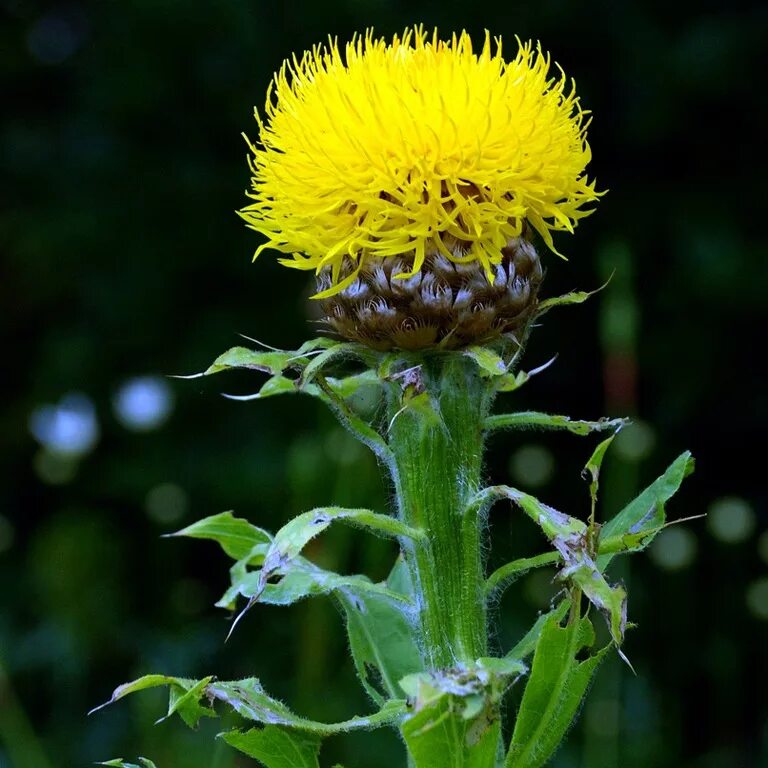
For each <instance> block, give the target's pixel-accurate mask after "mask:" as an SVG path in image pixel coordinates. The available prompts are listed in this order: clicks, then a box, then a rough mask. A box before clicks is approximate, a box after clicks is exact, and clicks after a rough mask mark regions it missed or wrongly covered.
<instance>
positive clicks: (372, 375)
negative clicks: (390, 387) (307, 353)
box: [326, 370, 381, 400]
mask: <svg viewBox="0 0 768 768" xmlns="http://www.w3.org/2000/svg"><path fill="white" fill-rule="evenodd" d="M326 381H327V382H328V385H329V386H330V388H331V389H332V390H333V391H334V392H335V393H336V394H337V395H338V396H339V397H341V398H343V399H344V400H347V399H349V398H350V397H354V396H355V395H357V394H358V393H359V392H360V390H361V389H363V388H364V387H372V388H377V389H380V388H381V379H379V377H378V375H377V374H376V371H372V370H366V371H363V372H362V373H355V374H353V375H352V376H345V377H344V378H341V379H336V378H333V377H332V376H327V377H326Z"/></svg>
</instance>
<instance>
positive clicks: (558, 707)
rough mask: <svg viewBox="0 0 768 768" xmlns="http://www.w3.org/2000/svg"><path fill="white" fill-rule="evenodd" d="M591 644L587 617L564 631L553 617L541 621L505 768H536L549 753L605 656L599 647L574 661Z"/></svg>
mask: <svg viewBox="0 0 768 768" xmlns="http://www.w3.org/2000/svg"><path fill="white" fill-rule="evenodd" d="M593 643H594V631H593V629H592V624H591V623H590V621H589V619H588V618H581V619H577V620H575V621H572V622H570V623H569V624H567V625H566V626H565V627H561V626H560V619H559V618H558V617H557V616H556V615H555V614H551V615H549V616H548V617H547V619H546V620H545V621H544V624H543V626H542V629H541V635H540V637H539V641H538V644H537V646H536V651H535V653H534V656H533V666H532V668H531V676H530V678H529V680H528V683H527V684H526V686H525V691H524V693H523V699H522V701H521V703H520V709H519V711H518V713H517V719H516V721H515V728H514V732H513V734H512V741H511V743H510V746H509V751H508V752H507V757H506V760H505V762H504V766H505V768H540V767H541V766H543V765H545V764H546V763H547V761H548V760H549V759H550V758H551V757H552V755H553V754H554V753H555V751H556V750H557V748H558V746H559V744H560V742H561V740H562V739H563V737H564V736H565V734H566V732H567V731H568V729H569V728H570V726H571V723H572V721H573V720H574V718H575V716H576V713H577V711H578V709H579V706H580V704H581V700H582V698H583V697H584V694H585V693H586V690H587V686H588V685H589V683H590V681H591V679H592V676H593V674H594V672H595V670H596V669H597V666H598V665H599V664H600V662H601V660H602V659H603V657H604V655H605V653H606V650H607V648H603V649H602V650H600V651H598V652H597V653H596V654H594V655H591V656H589V657H588V658H587V659H586V660H584V661H578V659H577V658H576V656H577V654H578V653H579V651H580V650H581V649H582V648H590V647H591V646H592V644H593Z"/></svg>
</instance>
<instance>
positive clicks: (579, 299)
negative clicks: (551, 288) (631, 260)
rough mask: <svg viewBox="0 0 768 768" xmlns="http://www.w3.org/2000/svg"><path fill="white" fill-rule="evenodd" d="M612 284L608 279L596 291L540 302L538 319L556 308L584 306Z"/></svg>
mask: <svg viewBox="0 0 768 768" xmlns="http://www.w3.org/2000/svg"><path fill="white" fill-rule="evenodd" d="M610 282H611V279H610V278H608V280H606V282H605V283H603V285H601V286H600V287H599V288H595V290H594V291H571V292H570V293H565V294H563V295H562V296H554V297H552V298H551V299H545V300H544V301H541V302H539V306H538V307H537V309H536V317H541V316H542V315H543V314H544V313H545V312H549V310H550V309H552V308H554V307H562V306H568V305H571V304H583V303H584V302H585V301H586V300H587V299H588V298H590V297H591V296H594V295H595V294H596V293H599V292H600V291H602V290H603V288H605V286H606V285H608V283H610Z"/></svg>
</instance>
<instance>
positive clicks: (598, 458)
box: [584, 434, 616, 513]
mask: <svg viewBox="0 0 768 768" xmlns="http://www.w3.org/2000/svg"><path fill="white" fill-rule="evenodd" d="M615 438H616V434H613V435H611V436H610V437H609V438H608V439H607V440H603V441H602V442H601V443H600V445H598V446H597V448H595V450H594V451H593V453H592V455H591V456H590V457H589V461H588V462H587V464H586V466H585V467H584V471H585V472H586V473H587V474H588V475H589V478H590V482H589V496H590V498H591V499H592V512H593V513H594V510H595V504H597V490H598V487H599V481H600V468H601V467H602V465H603V459H604V458H605V454H606V452H607V451H608V449H609V448H610V447H611V443H612V442H613V441H614V439H615Z"/></svg>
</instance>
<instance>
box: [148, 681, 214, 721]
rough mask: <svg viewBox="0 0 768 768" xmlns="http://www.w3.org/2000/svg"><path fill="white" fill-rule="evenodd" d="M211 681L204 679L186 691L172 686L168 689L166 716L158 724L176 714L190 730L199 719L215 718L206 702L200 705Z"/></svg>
mask: <svg viewBox="0 0 768 768" xmlns="http://www.w3.org/2000/svg"><path fill="white" fill-rule="evenodd" d="M211 680H213V677H205V678H203V679H202V680H199V681H198V682H197V683H195V684H194V685H193V686H192V687H191V688H189V689H188V690H186V691H184V690H181V689H180V688H179V687H178V686H175V685H172V686H171V687H170V689H169V700H168V714H167V715H166V716H165V717H163V718H161V720H159V721H158V722H162V720H167V719H168V718H169V717H170V716H171V715H173V714H178V715H179V717H180V718H181V719H182V720H183V721H184V722H185V723H186V724H187V725H188V726H189V727H190V728H194V727H195V726H196V725H197V723H198V722H199V720H200V718H201V717H216V713H215V712H214V711H213V710H212V709H211V708H210V706H208V702H207V700H206V703H205V704H202V703H201V702H202V700H203V696H204V695H205V692H206V688H207V687H208V684H209V683H210V682H211Z"/></svg>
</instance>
